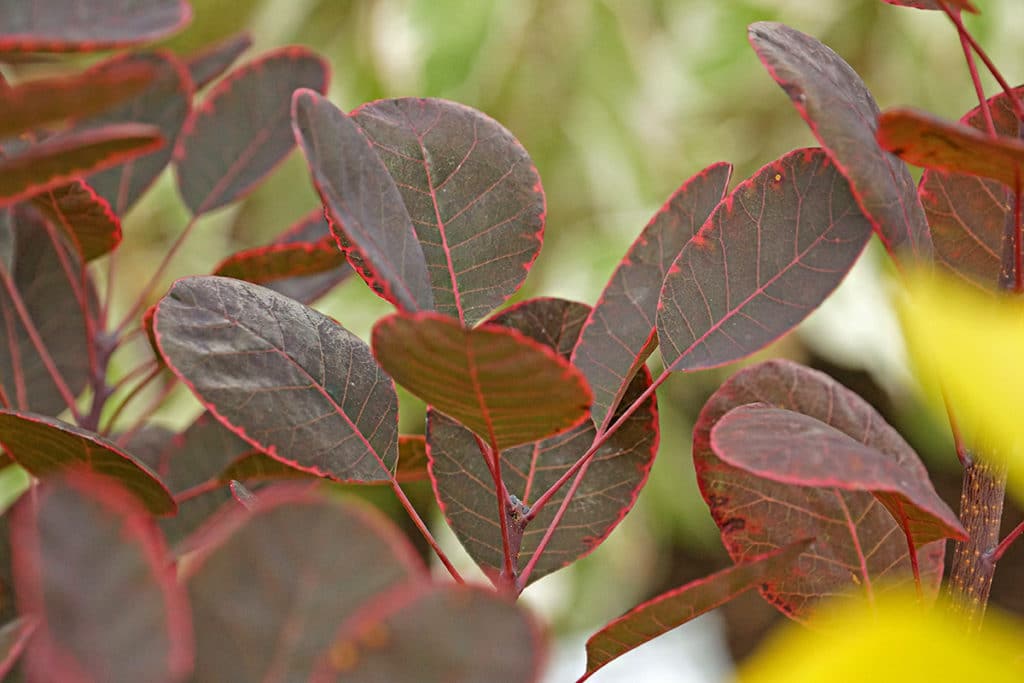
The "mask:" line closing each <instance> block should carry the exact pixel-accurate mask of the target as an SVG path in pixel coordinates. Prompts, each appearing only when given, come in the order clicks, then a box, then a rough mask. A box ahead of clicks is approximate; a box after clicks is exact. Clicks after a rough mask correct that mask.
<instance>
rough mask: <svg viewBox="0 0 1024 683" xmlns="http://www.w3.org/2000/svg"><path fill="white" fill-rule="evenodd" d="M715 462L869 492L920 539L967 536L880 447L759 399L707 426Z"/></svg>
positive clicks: (922, 483) (784, 479) (922, 482)
mask: <svg viewBox="0 0 1024 683" xmlns="http://www.w3.org/2000/svg"><path fill="white" fill-rule="evenodd" d="M711 448H712V450H713V451H714V452H715V455H716V456H717V457H718V458H719V459H720V460H722V461H723V462H725V463H727V464H729V465H732V466H733V467H736V468H738V469H741V470H743V471H744V472H748V473H750V474H753V475H754V476H756V477H760V478H762V479H768V480H770V481H774V482H776V483H779V484H790V485H793V486H813V487H816V488H823V489H828V488H830V489H841V490H844V491H870V492H871V493H872V494H874V496H875V498H877V499H878V502H880V503H881V504H882V505H884V506H885V507H886V509H887V510H888V511H889V513H890V514H892V516H893V517H894V518H895V519H896V521H897V522H899V523H900V526H901V527H902V528H903V529H906V531H907V533H909V534H910V536H911V537H912V538H913V540H914V544H915V545H916V546H922V545H924V544H926V543H930V542H931V541H937V540H939V539H942V538H952V539H955V540H958V541H966V540H967V532H966V531H965V530H964V528H963V526H962V525H961V524H960V520H958V519H957V517H956V514H955V513H954V512H953V511H952V510H950V509H949V506H948V505H946V504H945V503H944V502H943V501H942V499H941V498H939V495H938V494H937V493H935V489H934V488H932V485H931V482H930V481H928V479H927V478H920V477H918V476H916V475H917V474H918V473H919V470H918V469H917V468H915V469H914V470H913V471H909V472H908V470H907V469H905V468H904V467H903V466H902V465H901V464H900V463H899V462H897V461H896V460H894V459H893V458H892V457H890V456H889V455H887V454H885V453H883V452H881V451H880V450H878V449H876V448H873V447H871V446H867V445H865V444H863V443H861V442H860V441H858V440H857V439H854V438H853V437H851V436H849V435H847V434H846V433H844V432H841V431H839V430H838V429H836V428H834V427H831V426H829V425H827V424H825V423H824V422H822V421H821V420H817V419H815V418H813V417H810V416H808V415H802V414H800V413H795V412H793V411H791V410H785V409H783V408H772V407H769V406H767V405H764V404H751V405H745V406H740V407H738V408H734V409H733V410H730V411H729V412H728V413H726V414H725V415H723V416H722V417H721V418H720V419H719V420H718V422H717V423H716V424H715V426H714V428H712V430H711Z"/></svg>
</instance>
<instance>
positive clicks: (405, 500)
mask: <svg viewBox="0 0 1024 683" xmlns="http://www.w3.org/2000/svg"><path fill="white" fill-rule="evenodd" d="M390 481H391V490H392V491H394V492H395V495H396V496H398V501H399V502H400V503H401V504H402V507H403V508H405V513H406V514H407V515H409V519H411V520H412V523H413V524H415V525H416V528H417V529H419V532H420V534H422V535H423V538H424V539H425V540H426V541H427V544H428V545H429V546H430V548H431V550H433V551H434V554H435V555H437V558H438V559H439V560H441V564H443V565H444V568H445V569H447V570H448V573H449V574H451V576H452V578H453V579H455V582H456V583H465V582H466V581H465V579H463V578H462V575H461V574H459V570H457V569H456V568H455V565H453V564H452V562H451V560H449V559H448V556H447V555H445V552H444V551H443V550H441V546H440V545H438V543H437V540H436V539H435V538H434V535H433V534H431V533H430V529H428V528H427V525H426V524H425V523H424V522H423V518H422V517H420V514H419V513H418V512H416V508H414V507H413V506H412V501H410V500H409V497H408V496H407V495H405V491H403V490H402V487H401V485H399V483H398V480H397V479H396V478H395V477H393V476H392V477H391V480H390Z"/></svg>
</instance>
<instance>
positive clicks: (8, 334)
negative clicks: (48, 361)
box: [0, 207, 96, 415]
mask: <svg viewBox="0 0 1024 683" xmlns="http://www.w3.org/2000/svg"><path fill="white" fill-rule="evenodd" d="M0 214H4V215H6V216H7V217H8V218H9V223H7V225H4V222H3V221H0V237H3V239H4V240H10V239H13V242H14V243H13V245H11V246H10V251H9V252H8V253H9V254H10V259H11V260H10V265H9V273H10V277H11V281H12V282H11V284H12V285H13V287H14V289H15V290H16V291H17V293H18V294H19V296H20V297H21V300H22V301H23V302H24V304H25V309H26V311H27V313H28V316H29V318H30V319H31V320H32V323H33V325H34V326H35V328H36V330H37V331H38V333H39V337H40V339H41V341H42V344H43V346H44V347H45V348H46V350H47V351H48V352H49V354H50V357H51V358H52V359H53V362H54V365H55V366H56V368H57V371H58V372H59V373H60V376H61V377H63V379H64V382H65V383H66V384H67V386H68V388H69V390H70V391H71V393H72V394H74V395H76V396H77V395H78V394H79V393H80V392H81V391H82V390H83V389H85V386H86V384H87V382H88V380H89V372H90V370H89V356H88V354H87V353H85V352H84V349H86V348H88V345H89V344H90V343H91V341H90V338H89V330H88V328H87V327H86V323H85V312H84V311H83V306H82V302H83V301H87V302H88V306H89V308H90V310H92V311H95V310H96V298H95V291H94V290H93V288H92V281H91V279H89V276H88V274H83V273H82V271H81V268H82V266H81V262H80V259H79V257H78V255H77V254H75V253H74V252H73V250H72V249H70V248H69V247H68V246H67V245H66V244H65V243H64V241H63V240H62V239H60V238H59V236H58V235H57V231H56V230H54V229H52V228H49V227H48V226H47V225H46V224H45V223H44V222H43V221H42V220H40V218H39V217H38V215H37V214H36V212H35V211H27V210H26V208H25V207H19V208H16V209H15V210H14V211H0ZM65 264H67V267H68V270H66V269H65ZM83 275H84V278H85V279H84V282H85V287H86V289H85V291H83V290H82V283H83ZM0 316H2V318H0V322H2V324H0V383H2V385H3V390H4V394H5V395H6V396H7V397H8V399H9V400H10V402H11V407H15V408H20V409H22V410H32V411H35V412H37V413H45V414H50V415H57V414H59V413H60V412H61V411H63V410H64V409H66V408H67V405H66V404H65V402H64V398H63V397H62V396H61V392H60V391H59V390H58V389H57V386H56V384H54V381H53V379H52V378H51V376H50V373H49V372H48V371H47V369H46V365H45V364H44V363H43V359H42V357H41V356H40V354H39V352H38V350H37V349H36V347H35V345H34V344H33V343H32V339H31V337H30V336H29V333H28V330H27V329H26V327H25V325H24V324H22V321H21V317H20V316H19V315H18V311H17V309H16V308H15V306H14V300H13V299H12V298H11V295H10V292H8V290H7V288H6V287H3V286H0Z"/></svg>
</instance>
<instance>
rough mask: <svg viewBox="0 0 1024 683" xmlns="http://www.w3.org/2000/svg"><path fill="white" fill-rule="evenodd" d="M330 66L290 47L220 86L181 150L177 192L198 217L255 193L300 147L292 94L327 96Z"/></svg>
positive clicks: (190, 125)
mask: <svg viewBox="0 0 1024 683" xmlns="http://www.w3.org/2000/svg"><path fill="white" fill-rule="evenodd" d="M329 81H330V74H329V71H328V67H327V63H326V62H325V61H324V60H323V59H322V58H321V57H320V56H318V55H317V54H316V53H315V52H312V51H310V50H307V49H306V48H302V47H285V48H281V49H279V50H275V51H273V52H269V53H267V54H265V55H262V56H261V57H260V58H259V59H256V60H253V61H251V62H249V63H248V64H246V65H244V66H242V67H240V68H238V69H235V70H234V71H232V72H231V74H230V75H229V76H228V77H227V78H225V79H223V80H222V81H220V82H219V83H217V85H216V86H215V87H214V88H213V89H212V90H211V91H210V93H209V95H207V97H206V99H205V100H203V103H202V104H201V105H200V106H199V107H198V108H197V109H196V110H195V111H194V112H193V113H192V116H191V117H190V118H189V120H188V121H187V122H186V123H185V130H184V131H183V132H182V135H181V138H179V140H178V144H177V147H176V148H175V150H174V159H175V166H176V170H177V175H178V188H179V189H180V190H181V196H182V198H183V199H184V200H185V205H186V206H188V208H189V210H191V211H192V213H193V214H194V215H197V216H198V215H200V214H204V213H207V212H208V211H213V210H214V209H217V208H220V207H222V206H225V205H227V204H230V203H231V202H233V201H235V200H236V199H239V198H241V197H243V196H245V195H246V194H248V193H249V192H251V191H252V190H254V189H256V186H257V185H259V183H260V182H261V181H262V180H263V179H264V178H265V177H266V176H267V175H268V174H269V173H270V172H271V171H272V170H274V168H275V167H276V166H277V165H278V164H279V163H281V161H283V160H284V158H285V156H287V154H288V153H289V152H290V151H292V148H293V147H294V146H295V138H294V137H293V136H292V131H291V128H290V126H289V124H290V122H291V119H290V116H291V101H292V93H293V92H294V91H296V90H298V89H305V88H310V89H312V90H316V91H317V92H326V90H327V84H328V82H329Z"/></svg>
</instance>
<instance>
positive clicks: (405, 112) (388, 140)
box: [351, 97, 546, 327]
mask: <svg viewBox="0 0 1024 683" xmlns="http://www.w3.org/2000/svg"><path fill="white" fill-rule="evenodd" d="M351 117H352V119H353V120H354V121H355V122H356V123H357V124H358V125H359V127H360V128H362V131H363V133H364V134H365V135H366V137H367V138H368V139H369V140H370V143H371V144H372V145H373V148H374V149H375V150H376V152H377V154H378V155H379V156H380V158H381V160H382V161H383V162H384V165H385V166H387V169H388V172H389V173H390V174H391V177H392V178H394V181H395V184H396V185H397V186H398V190H399V192H400V193H401V195H402V199H403V201H404V203H405V208H406V209H407V210H408V212H409V216H410V218H411V219H412V224H413V226H414V228H415V230H416V235H417V237H418V239H419V243H420V246H421V247H422V249H423V256H424V258H425V259H426V262H427V269H428V271H429V273H430V281H431V286H432V289H433V294H434V309H435V310H437V311H438V312H440V313H444V314H446V315H450V316H453V317H456V318H458V319H459V320H460V321H462V323H463V324H464V325H466V326H467V327H470V326H472V325H473V324H475V323H476V322H477V321H479V320H480V319H482V318H483V317H484V316H486V315H487V314H488V313H490V312H491V311H492V310H494V309H495V308H497V307H498V306H499V305H500V304H501V303H502V302H504V301H505V300H506V299H507V298H508V297H509V296H511V295H512V294H513V293H514V292H515V291H516V290H518V289H519V287H520V285H522V283H523V280H525V279H526V275H527V273H528V272H529V270H530V267H531V266H532V265H533V261H534V259H536V258H537V254H538V253H539V252H540V247H541V243H542V242H543V237H544V218H545V211H546V209H545V199H544V191H543V189H542V188H541V182H540V176H539V175H538V173H537V169H536V168H535V167H534V165H533V161H532V160H531V159H530V155H529V154H527V152H526V150H525V149H523V147H522V145H520V144H519V141H518V140H516V139H515V137H513V135H512V134H511V133H510V132H509V131H508V130H507V129H506V128H505V127H504V126H502V125H501V124H500V123H498V122H497V121H495V120H494V119H492V118H490V117H489V116H486V115H485V114H483V113H482V112H479V111H477V110H476V109H472V108H470V107H467V106H465V105H462V104H458V103H456V102H449V101H447V100H440V99H420V98H413V97H408V98H401V99H393V100H380V101H377V102H370V103H369V104H364V105H362V106H361V107H359V108H358V109H356V110H355V111H353V112H352V114H351Z"/></svg>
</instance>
